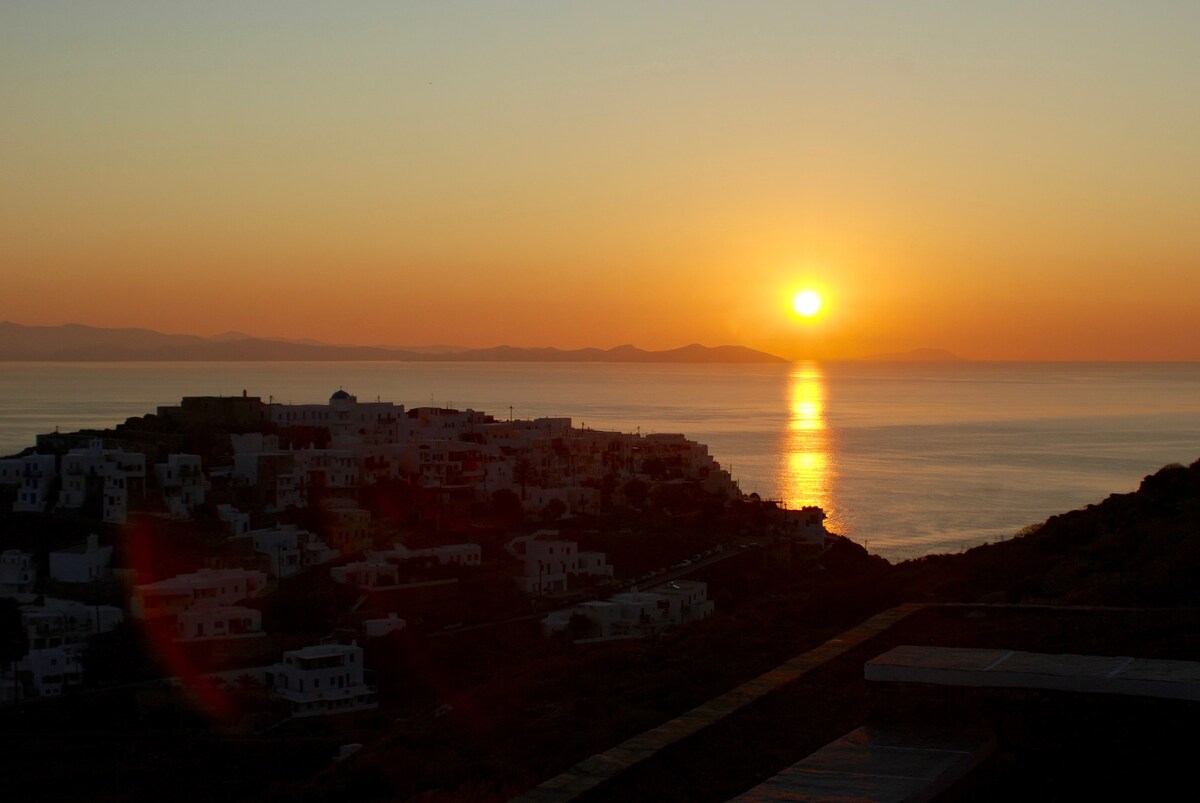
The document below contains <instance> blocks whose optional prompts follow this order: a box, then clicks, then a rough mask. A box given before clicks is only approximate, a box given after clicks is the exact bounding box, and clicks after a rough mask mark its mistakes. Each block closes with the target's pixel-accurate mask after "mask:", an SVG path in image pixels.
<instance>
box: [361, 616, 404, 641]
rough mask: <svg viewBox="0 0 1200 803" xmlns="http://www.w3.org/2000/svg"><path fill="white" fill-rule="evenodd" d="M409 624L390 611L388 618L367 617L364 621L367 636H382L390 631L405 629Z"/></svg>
mask: <svg viewBox="0 0 1200 803" xmlns="http://www.w3.org/2000/svg"><path fill="white" fill-rule="evenodd" d="M407 624H408V623H407V622H405V621H404V620H403V619H401V618H400V617H399V616H397V615H396V614H394V613H389V614H388V615H387V618H386V619H367V620H366V621H365V622H363V629H364V630H365V631H366V634H367V638H380V637H382V636H386V635H387V634H388V633H395V632H396V631H398V630H403V629H404V628H405V626H406V625H407Z"/></svg>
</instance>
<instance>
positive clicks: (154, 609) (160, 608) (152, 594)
mask: <svg viewBox="0 0 1200 803" xmlns="http://www.w3.org/2000/svg"><path fill="white" fill-rule="evenodd" d="M266 582H267V576H266V574H264V573H263V572H256V571H251V570H248V569H201V570H200V571H198V572H193V573H191V574H180V575H176V576H175V577H171V578H169V579H166V580H159V581H158V582H157V583H146V584H144V585H138V586H134V587H133V597H132V598H131V599H130V602H129V609H130V612H131V613H132V614H133V615H134V616H136V617H138V618H139V619H152V618H155V617H158V616H177V615H178V614H180V613H181V612H183V611H185V610H187V609H188V608H190V607H192V606H193V605H195V604H197V603H200V602H205V601H210V602H215V603H217V604H218V605H233V604H234V603H237V602H241V601H242V600H244V599H248V598H250V597H253V596H256V595H257V594H258V592H259V591H261V590H262V589H263V587H264V586H265V585H266Z"/></svg>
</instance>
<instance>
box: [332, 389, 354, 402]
mask: <svg viewBox="0 0 1200 803" xmlns="http://www.w3.org/2000/svg"><path fill="white" fill-rule="evenodd" d="M329 400H330V401H331V402H333V401H354V397H353V396H351V395H350V394H349V393H347V392H346V391H344V390H342V389H341V388H338V389H337V391H336V392H335V393H334V394H333V395H332V396H330V397H329Z"/></svg>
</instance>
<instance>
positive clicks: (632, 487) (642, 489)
mask: <svg viewBox="0 0 1200 803" xmlns="http://www.w3.org/2000/svg"><path fill="white" fill-rule="evenodd" d="M624 491H625V501H626V502H628V503H629V506H630V507H634V508H637V509H639V510H640V509H641V508H642V506H643V505H645V504H646V497H647V496H649V495H650V487H649V486H648V485H646V483H644V482H642V481H641V480H639V479H632V480H630V481H629V482H627V483H625V488H624Z"/></svg>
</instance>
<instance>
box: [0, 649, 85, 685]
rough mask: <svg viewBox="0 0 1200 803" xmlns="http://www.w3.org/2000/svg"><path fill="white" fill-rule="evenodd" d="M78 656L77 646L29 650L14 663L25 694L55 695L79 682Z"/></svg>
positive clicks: (81, 679)
mask: <svg viewBox="0 0 1200 803" xmlns="http://www.w3.org/2000/svg"><path fill="white" fill-rule="evenodd" d="M79 656H80V649H79V648H78V647H51V648H48V649H44V650H30V651H29V652H28V653H27V654H26V655H25V657H24V658H22V659H21V660H20V661H18V662H17V664H16V670H17V681H18V682H19V683H20V684H21V686H22V687H23V688H24V691H25V693H26V694H29V695H33V696H37V697H57V696H59V695H61V694H62V693H63V692H64V691H66V690H67V689H71V688H78V687H79V686H80V685H81V684H82V683H83V664H82V663H81V662H80V660H79ZM8 682H9V683H11V681H8Z"/></svg>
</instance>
